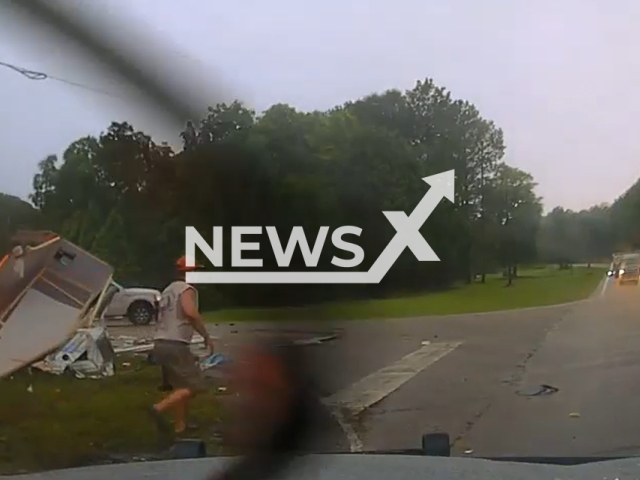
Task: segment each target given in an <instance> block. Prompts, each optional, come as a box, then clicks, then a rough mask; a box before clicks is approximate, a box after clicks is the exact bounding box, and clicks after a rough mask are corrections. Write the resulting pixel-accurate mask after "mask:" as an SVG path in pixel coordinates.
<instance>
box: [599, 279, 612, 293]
mask: <svg viewBox="0 0 640 480" xmlns="http://www.w3.org/2000/svg"><path fill="white" fill-rule="evenodd" d="M609 280H610V279H609V277H604V281H603V282H602V291H601V292H600V296H601V297H604V294H605V292H606V291H607V287H608V286H609Z"/></svg>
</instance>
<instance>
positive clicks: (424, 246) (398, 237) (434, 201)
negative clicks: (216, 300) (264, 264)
mask: <svg viewBox="0 0 640 480" xmlns="http://www.w3.org/2000/svg"><path fill="white" fill-rule="evenodd" d="M422 180H424V181H425V182H426V183H428V184H429V185H431V188H430V189H429V191H428V192H427V193H426V194H425V195H424V197H422V199H421V200H420V202H419V203H418V205H416V207H415V208H414V209H413V212H411V215H410V216H407V214H406V213H405V212H398V211H392V212H382V213H383V214H384V215H385V216H386V217H387V220H389V222H390V223H391V224H392V225H393V227H394V228H395V229H396V234H395V236H394V237H393V238H392V239H391V241H390V242H389V244H388V245H387V246H386V248H385V249H384V250H383V251H382V253H381V254H380V256H379V257H378V258H377V259H376V261H375V263H374V264H373V265H372V266H371V268H370V269H369V271H368V272H261V271H257V272H187V275H186V281H187V283H193V284H196V283H217V284H222V283H225V284H241V283H245V284H265V283H279V284H287V283H289V284H293V283H296V284H314V283H315V284H320V283H337V284H340V283H341V284H347V283H380V281H381V280H382V279H383V278H384V276H385V275H386V274H387V272H388V271H389V269H390V268H391V267H392V266H393V264H394V262H395V261H396V260H397V259H398V257H399V256H400V254H401V253H402V252H403V250H404V249H405V248H409V249H410V250H411V251H412V252H413V254H414V255H415V256H416V258H417V259H418V260H419V261H421V262H438V261H440V259H439V258H438V256H437V255H436V253H435V252H434V251H433V249H432V248H431V246H430V245H429V244H428V243H427V241H426V240H425V239H424V237H423V236H422V235H421V234H420V227H422V225H423V224H424V222H426V220H427V218H429V216H430V215H431V214H432V213H433V211H434V210H435V208H436V207H437V206H438V204H439V203H440V200H442V198H447V199H448V200H449V201H451V202H453V201H454V193H455V172H454V170H448V171H446V172H443V173H439V174H437V175H431V176H430V177H424V178H423V179H422Z"/></svg>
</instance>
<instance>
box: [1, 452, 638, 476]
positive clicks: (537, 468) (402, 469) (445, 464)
mask: <svg viewBox="0 0 640 480" xmlns="http://www.w3.org/2000/svg"><path fill="white" fill-rule="evenodd" d="M230 461H232V459H229V458H215V457H212V458H203V459H193V460H164V461H154V462H140V463H127V464H119V465H104V466H95V467H82V468H75V469H68V470H55V471H49V472H44V473H38V474H27V475H12V476H11V477H2V476H0V478H2V479H6V480H9V479H11V480H111V479H112V478H118V480H142V479H144V480H149V479H157V480H164V479H166V480H175V479H176V478H181V479H184V480H192V479H193V480H200V479H202V480H204V479H206V478H207V477H208V476H209V475H210V474H211V473H213V472H216V471H217V472H220V471H221V470H222V469H223V468H224V467H225V466H227V465H228V464H229V462H230ZM638 476H640V458H625V459H618V460H608V461H601V462H597V463H588V464H583V465H575V466H558V465H546V464H528V463H515V462H501V461H500V462H498V461H492V460H483V459H473V458H462V457H449V458H444V457H425V456H408V455H375V454H367V455H362V454H337V455H308V456H304V457H300V458H299V459H298V460H297V461H296V463H294V464H293V465H292V467H291V468H290V469H289V470H287V471H286V472H285V473H284V474H283V475H280V476H278V477H276V478H274V479H273V480H277V479H282V480H284V479H286V480H289V479H291V480H294V479H296V480H299V479H301V478H313V479H318V480H358V479H363V480H365V479H366V480H388V479H390V478H393V479H394V480H395V479H397V480H422V479H429V480H433V479H435V480H438V479H442V480H445V479H447V480H450V479H452V480H463V479H468V480H478V479H486V480H494V479H518V480H548V479H553V478H579V479H580V480H602V479H603V478H638ZM256 480H261V479H256ZM265 480H266V479H265ZM270 480H271V479H270Z"/></svg>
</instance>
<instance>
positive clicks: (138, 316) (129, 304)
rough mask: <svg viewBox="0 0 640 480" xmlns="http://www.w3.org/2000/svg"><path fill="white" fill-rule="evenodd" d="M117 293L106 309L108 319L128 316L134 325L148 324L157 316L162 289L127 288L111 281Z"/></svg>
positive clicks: (112, 287)
mask: <svg viewBox="0 0 640 480" xmlns="http://www.w3.org/2000/svg"><path fill="white" fill-rule="evenodd" d="M109 288H111V289H115V290H116V291H115V293H114V294H113V297H112V299H111V303H110V304H109V306H108V307H107V310H106V311H105V314H104V316H105V318H106V319H107V320H109V319H114V318H126V319H127V320H129V321H130V322H131V323H133V324H134V325H148V324H150V323H151V322H152V321H153V320H154V319H155V318H156V312H157V309H158V302H159V301H160V295H161V293H160V291H159V290H154V289H152V288H125V287H123V286H122V285H119V284H117V283H116V282H113V281H112V282H111V285H110V287H109Z"/></svg>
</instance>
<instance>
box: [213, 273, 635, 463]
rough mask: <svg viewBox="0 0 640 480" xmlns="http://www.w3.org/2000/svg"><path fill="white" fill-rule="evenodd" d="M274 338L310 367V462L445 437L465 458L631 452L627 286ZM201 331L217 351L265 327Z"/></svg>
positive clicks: (289, 330)
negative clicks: (292, 345) (314, 405)
mask: <svg viewBox="0 0 640 480" xmlns="http://www.w3.org/2000/svg"><path fill="white" fill-rule="evenodd" d="M277 326H278V333H279V334H282V333H285V334H287V335H289V336H290V337H291V338H294V339H296V340H297V341H301V342H302V344H303V345H305V346H304V348H306V349H308V352H309V355H310V357H311V358H312V359H313V365H314V368H315V375H314V378H315V380H316V387H317V390H318V394H319V396H320V397H321V398H322V400H323V403H324V405H325V409H326V418H325V420H326V421H325V425H326V428H325V435H324V436H322V438H319V439H318V441H317V442H316V444H315V445H314V446H313V449H314V450H315V451H323V452H332V451H376V450H388V449H404V448H419V447H420V441H421V436H422V434H424V433H433V432H446V433H448V434H449V435H450V437H451V439H452V443H453V453H454V454H455V455H463V456H472V457H473V456H507V455H508V456H593V455H599V456H619V455H627V454H640V419H638V420H637V418H638V415H637V414H636V411H637V408H636V404H637V400H636V399H637V398H640V289H638V287H635V286H618V285H616V284H615V283H614V282H612V281H610V280H605V281H603V283H602V284H601V285H600V286H599V287H598V289H597V290H596V291H595V292H594V294H593V295H592V297H591V298H590V299H588V300H585V301H581V302H576V303H573V304H567V305H561V306H554V307H543V308H532V309H525V310H514V311H504V312H497V313H485V314H472V315H454V316H441V317H420V318H405V319H390V320H384V321H382V320H372V321H347V322H339V321H335V322H314V323H307V322H292V323H278V324H277ZM211 330H212V333H213V335H214V336H216V337H217V338H218V342H219V345H221V347H222V348H223V349H225V348H227V347H230V346H232V345H233V344H234V343H237V342H241V341H243V339H246V338H247V335H253V336H256V335H258V336H260V335H267V336H268V335H272V334H274V324H273V323H251V322H238V323H236V324H222V323H221V324H218V325H213V326H211ZM316 340H317V341H316ZM541 385H548V386H549V387H547V388H546V389H545V388H541Z"/></svg>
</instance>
